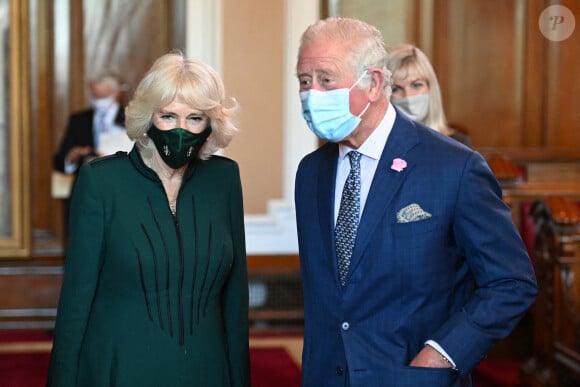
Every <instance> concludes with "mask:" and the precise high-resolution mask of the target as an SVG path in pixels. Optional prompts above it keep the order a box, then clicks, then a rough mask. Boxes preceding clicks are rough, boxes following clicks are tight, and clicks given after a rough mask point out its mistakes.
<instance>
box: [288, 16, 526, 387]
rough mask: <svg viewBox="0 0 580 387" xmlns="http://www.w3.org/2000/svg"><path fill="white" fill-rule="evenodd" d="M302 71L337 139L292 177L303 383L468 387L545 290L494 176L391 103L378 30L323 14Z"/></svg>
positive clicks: (304, 50)
mask: <svg viewBox="0 0 580 387" xmlns="http://www.w3.org/2000/svg"><path fill="white" fill-rule="evenodd" d="M297 76H298V79H299V82H300V98H301V101H302V113H303V116H304V118H305V120H306V122H307V123H308V126H309V128H310V129H311V130H312V131H313V132H314V133H315V134H316V135H317V136H318V137H319V138H321V139H324V140H326V141H327V143H326V144H325V145H323V146H322V147H320V148H319V149H318V150H316V151H314V152H313V153H311V154H309V155H307V156H306V157H304V159H303V160H302V161H301V163H300V165H299V168H298V172H297V176H296V186H295V190H296V191H295V200H296V212H297V213H296V217H297V227H298V241H299V253H300V261H301V271H302V282H303V290H304V302H305V330H304V349H303V355H302V361H303V363H302V372H303V386H304V387H310V386H312V387H319V386H341V387H342V386H353V387H354V386H356V387H373V386H380V387H389V386H393V387H395V386H396V387H405V386H430V387H433V386H445V387H449V386H471V385H472V381H471V376H470V374H471V371H472V370H473V368H474V367H475V366H476V365H477V364H478V363H479V362H480V361H481V360H482V359H484V358H485V356H486V354H487V353H488V351H489V350H490V349H491V348H492V347H493V346H494V344H495V343H497V341H498V340H500V339H502V338H505V337H506V336H508V335H509V334H510V332H511V331H512V330H513V329H514V327H515V326H516V325H517V323H518V321H519V320H520V318H521V317H522V316H523V314H524V313H525V312H526V310H527V309H528V308H529V307H530V306H531V305H532V303H533V302H534V299H535V296H536V294H537V284H536V279H535V275H534V272H533V268H532V265H531V262H530V259H529V257H528V255H527V253H526V249H525V247H524V244H523V242H522V240H521V238H520V235H519V233H518V231H517V230H516V228H515V227H514V224H513V222H512V219H511V214H510V210H509V208H508V207H507V206H506V205H505V204H504V202H503V200H502V197H501V190H500V187H499V185H498V182H497V180H496V179H495V177H494V176H493V174H492V172H491V170H490V169H489V167H488V165H487V163H486V162H485V160H484V159H483V158H482V157H481V155H480V154H478V153H477V152H475V151H473V150H471V149H469V148H467V147H465V146H463V145H461V144H459V143H458V142H457V141H454V140H452V139H450V138H448V137H446V136H444V135H442V134H440V133H438V132H436V131H435V130H432V129H430V128H427V127H425V126H423V125H421V124H419V123H417V122H413V121H411V120H409V119H408V118H406V117H405V116H404V115H403V114H401V113H400V112H399V111H397V110H396V108H394V107H393V106H392V105H390V104H389V96H390V74H389V72H388V70H387V53H386V51H385V48H384V42H383V40H382V35H381V33H380V32H379V31H378V30H377V29H376V28H374V27H372V26H370V25H368V24H366V23H363V22H360V21H358V20H354V19H343V18H330V19H327V20H321V21H318V22H317V23H315V24H313V25H312V26H310V27H309V28H308V29H307V30H306V31H305V32H304V34H303V36H302V39H301V42H300V49H299V55H298V63H297Z"/></svg>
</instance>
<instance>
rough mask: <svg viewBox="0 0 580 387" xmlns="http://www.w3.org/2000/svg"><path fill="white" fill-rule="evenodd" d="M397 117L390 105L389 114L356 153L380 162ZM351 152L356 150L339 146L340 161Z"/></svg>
mask: <svg viewBox="0 0 580 387" xmlns="http://www.w3.org/2000/svg"><path fill="white" fill-rule="evenodd" d="M396 116H397V113H396V112H395V108H394V107H393V105H392V104H390V103H389V107H388V108H387V113H386V114H385V116H384V117H383V119H382V120H381V122H380V124H379V126H377V127H376V128H375V130H373V132H372V133H371V135H370V136H369V138H367V139H366V141H365V142H363V143H362V145H361V146H360V147H359V148H358V149H356V151H358V152H360V153H362V154H363V155H365V156H367V157H370V158H372V159H374V160H379V159H380V158H381V154H382V153H383V149H385V144H386V143H387V138H388V137H389V134H390V133H391V130H392V129H393V125H394V124H395V117H396ZM351 150H354V149H353V148H351V147H349V146H346V145H343V144H339V145H338V154H339V159H341V160H342V159H343V158H344V157H346V155H347V154H348V152H350V151H351Z"/></svg>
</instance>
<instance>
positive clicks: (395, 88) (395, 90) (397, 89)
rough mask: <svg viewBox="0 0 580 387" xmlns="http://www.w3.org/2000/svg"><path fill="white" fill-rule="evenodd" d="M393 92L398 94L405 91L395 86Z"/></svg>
mask: <svg viewBox="0 0 580 387" xmlns="http://www.w3.org/2000/svg"><path fill="white" fill-rule="evenodd" d="M392 90H393V93H398V92H399V91H401V90H403V89H401V88H400V87H399V86H393V87H392Z"/></svg>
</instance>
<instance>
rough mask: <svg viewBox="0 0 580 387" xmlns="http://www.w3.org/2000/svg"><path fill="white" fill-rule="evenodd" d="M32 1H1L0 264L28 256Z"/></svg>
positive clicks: (29, 232)
mask: <svg viewBox="0 0 580 387" xmlns="http://www.w3.org/2000/svg"><path fill="white" fill-rule="evenodd" d="M27 20H28V1H20V0H0V55H1V56H2V58H0V63H1V64H0V143H1V145H0V258H2V259H14V258H26V257H29V256H30V250H31V231H30V207H31V206H30V143H31V138H30V92H29V83H30V80H29V71H28V69H29V35H28V28H27Z"/></svg>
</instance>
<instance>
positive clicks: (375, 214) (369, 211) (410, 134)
mask: <svg viewBox="0 0 580 387" xmlns="http://www.w3.org/2000/svg"><path fill="white" fill-rule="evenodd" d="M418 141H419V140H418V136H417V132H416V130H415V126H414V125H413V124H412V123H411V122H410V121H408V120H407V119H402V118H401V117H400V114H397V118H396V120H395V124H394V125H393V129H392V130H391V133H390V135H389V138H388V140H387V143H386V145H385V149H384V150H383V153H382V155H381V159H380V160H379V165H378V166H377V170H376V172H375V176H374V178H373V182H372V184H371V188H370V191H369V195H368V197H367V201H366V204H365V208H364V211H363V215H362V218H361V221H360V223H359V226H358V231H357V238H356V242H355V246H354V250H353V254H352V257H351V266H350V270H349V273H352V272H353V271H354V270H355V269H356V266H357V265H358V264H359V262H360V259H361V257H362V255H363V252H364V250H365V248H366V246H367V244H368V243H369V241H370V239H371V236H372V235H373V231H374V230H375V228H376V227H377V224H378V223H379V220H380V219H381V218H382V217H383V216H385V212H386V210H387V208H388V207H389V204H390V202H391V201H392V200H393V197H394V196H395V194H396V193H397V191H398V190H399V188H400V187H401V185H402V184H403V182H404V181H405V180H406V178H407V176H409V174H410V173H411V171H412V169H413V166H414V163H413V160H412V159H411V158H409V157H408V154H409V151H410V150H411V148H413V147H414V146H415V145H416V144H417V143H418ZM396 158H400V159H403V160H405V161H406V162H407V167H406V168H405V169H404V170H403V171H401V172H397V171H395V170H393V169H391V165H392V163H393V160H394V159H396Z"/></svg>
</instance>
